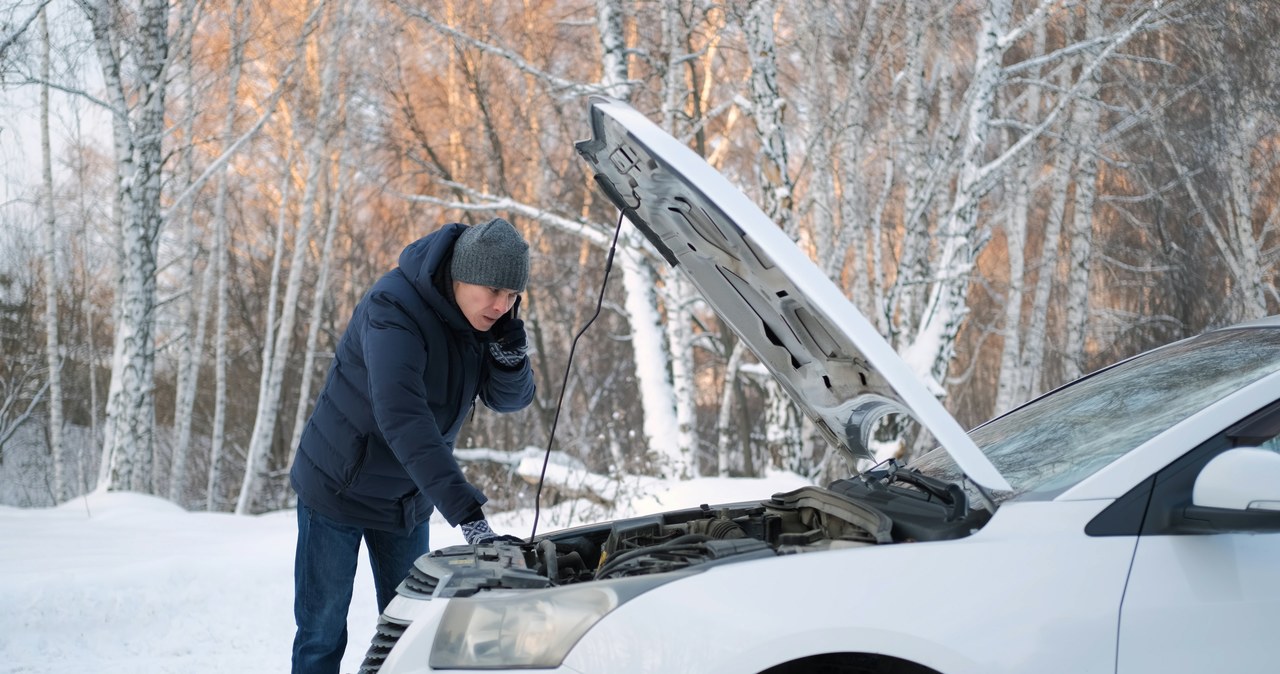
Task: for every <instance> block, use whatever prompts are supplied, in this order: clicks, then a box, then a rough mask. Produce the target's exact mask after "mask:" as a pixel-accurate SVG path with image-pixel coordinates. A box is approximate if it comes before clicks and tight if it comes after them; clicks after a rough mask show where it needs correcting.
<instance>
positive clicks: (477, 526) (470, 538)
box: [458, 519, 498, 545]
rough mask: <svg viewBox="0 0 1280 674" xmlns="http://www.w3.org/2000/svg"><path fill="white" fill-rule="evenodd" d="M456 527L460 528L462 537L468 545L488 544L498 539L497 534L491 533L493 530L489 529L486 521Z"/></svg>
mask: <svg viewBox="0 0 1280 674" xmlns="http://www.w3.org/2000/svg"><path fill="white" fill-rule="evenodd" d="M458 526H460V527H461V528H462V536H463V537H464V538H466V539H467V544H468V545H480V544H481V543H488V542H489V541H492V540H493V539H495V538H497V537H498V535H497V534H495V533H493V529H490V528H489V520H486V519H479V520H476V521H474V522H463V523H462V524H460V525H458Z"/></svg>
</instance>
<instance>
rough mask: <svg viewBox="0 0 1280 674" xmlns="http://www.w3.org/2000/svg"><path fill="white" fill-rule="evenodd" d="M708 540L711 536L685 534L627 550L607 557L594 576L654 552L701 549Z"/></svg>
mask: <svg viewBox="0 0 1280 674" xmlns="http://www.w3.org/2000/svg"><path fill="white" fill-rule="evenodd" d="M709 540H711V538H709V537H707V536H704V535H702V534H685V535H683V536H678V537H676V538H673V539H671V540H669V541H667V542H666V543H660V544H658V545H653V546H650V547H647V548H636V549H635V550H628V551H626V552H624V553H622V554H620V555H616V556H614V557H611V558H609V560H608V561H606V562H605V563H604V564H602V565H601V566H600V568H599V569H596V578H601V577H603V576H607V575H609V574H610V573H611V572H613V571H614V570H616V569H617V567H618V566H621V565H622V564H623V563H625V562H627V561H628V560H631V559H636V558H638V557H644V556H646V555H652V554H654V553H660V552H669V551H671V550H673V549H676V548H690V549H695V550H697V549H701V548H702V547H703V545H704V544H705V543H706V542H707V541H709Z"/></svg>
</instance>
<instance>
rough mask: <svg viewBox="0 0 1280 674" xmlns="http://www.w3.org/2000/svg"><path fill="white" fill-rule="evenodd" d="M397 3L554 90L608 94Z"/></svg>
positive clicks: (570, 95)
mask: <svg viewBox="0 0 1280 674" xmlns="http://www.w3.org/2000/svg"><path fill="white" fill-rule="evenodd" d="M396 5H397V6H399V7H400V9H401V10H402V11H403V12H404V13H405V14H408V15H409V16H412V17H416V18H419V19H422V20H423V21H426V22H427V23H428V24H429V25H430V26H431V27H433V28H435V29H436V30H437V31H439V32H441V33H443V34H445V35H448V36H449V37H452V38H453V39H455V40H459V41H461V42H464V43H466V44H469V45H471V46H472V47H475V48H476V49H479V50H480V51H482V52H485V53H487V54H492V55H494V56H497V57H500V58H502V59H504V60H506V61H509V62H510V63H511V65H513V66H515V67H516V69H517V70H519V71H520V72H523V73H525V74H528V75H532V76H534V77H536V78H537V79H539V80H541V81H543V82H545V83H546V84H547V85H548V86H550V88H551V89H552V90H553V91H555V92H557V93H558V94H560V95H562V96H563V97H565V98H573V97H579V96H592V95H597V96H599V95H606V94H608V90H607V89H606V88H605V87H604V86H602V85H599V84H582V83H581V82H574V81H572V80H566V79H564V78H563V77H557V76H555V75H552V74H551V73H549V72H547V71H545V70H542V69H541V68H538V67H537V66H535V65H533V64H532V63H529V62H528V61H526V60H525V59H524V58H523V57H521V56H520V55H519V54H517V53H515V52H513V51H511V50H510V49H506V48H504V47H499V46H497V45H494V44H491V43H488V42H485V41H483V40H477V39H476V38H474V37H471V36H470V35H468V34H466V33H464V32H462V31H460V30H458V29H456V28H454V27H452V26H450V25H448V24H446V23H444V22H442V21H440V20H438V19H436V18H435V16H433V15H432V14H431V12H429V11H427V9H425V8H424V7H411V6H407V5H406V4H405V3H403V2H399V1H397V2H396ZM636 84H638V83H637V82H628V83H627V85H628V86H635V85H636Z"/></svg>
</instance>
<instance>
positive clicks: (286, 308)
mask: <svg viewBox="0 0 1280 674" xmlns="http://www.w3.org/2000/svg"><path fill="white" fill-rule="evenodd" d="M335 11H336V12H337V13H338V16H339V17H341V16H344V15H345V14H344V13H345V11H346V9H345V8H343V7H337V8H336V9H335ZM337 24H338V25H343V22H342V20H341V19H340V18H339V19H338V20H337ZM327 35H328V40H327V41H326V44H325V47H324V56H323V58H324V65H323V68H322V71H321V74H320V93H319V107H318V109H317V111H316V117H315V126H316V130H315V131H314V132H313V133H312V136H311V138H310V139H309V140H308V142H307V149H306V158H307V166H308V169H307V182H306V185H305V187H304V192H303V197H302V203H301V204H300V211H299V223H298V231H297V233H296V234H295V235H294V241H293V246H294V248H293V256H292V258H291V261H290V263H289V281H288V283H287V285H286V286H285V295H284V302H283V305H282V307H281V311H280V325H279V327H278V328H277V330H276V333H275V335H274V341H275V345H274V347H273V348H272V353H271V358H270V359H269V361H264V362H263V364H262V369H263V372H264V380H265V386H263V387H262V388H261V389H260V390H259V392H258V412H257V416H256V418H255V419H254V423H253V435H252V439H251V440H250V443H249V455H248V457H247V458H246V460H245V470H244V480H243V481H242V484H241V487H240V496H239V498H238V499H237V501H236V511H235V512H236V514H237V515H246V514H249V512H250V509H251V508H252V507H253V505H254V503H255V502H256V499H257V496H258V494H257V492H258V491H259V490H260V489H261V487H262V482H261V480H260V479H259V478H262V477H265V474H266V469H267V460H268V458H269V457H270V448H271V441H272V438H274V437H275V435H276V425H277V421H278V418H279V415H280V398H281V395H282V388H283V384H284V369H285V364H286V362H287V361H288V359H289V354H290V346H291V343H292V341H293V327H294V323H295V322H296V321H297V315H298V294H299V293H300V292H301V291H302V281H303V276H304V275H305V270H306V258H307V248H308V246H309V243H310V240H311V225H312V223H313V221H314V220H315V211H316V195H317V194H318V192H319V187H320V181H321V179H322V176H323V168H324V165H325V150H326V148H327V147H328V146H329V141H330V140H331V139H332V138H333V124H334V119H335V115H334V111H335V110H336V109H337V101H336V100H335V98H336V96H335V94H334V88H335V84H336V81H337V76H338V59H339V49H338V43H339V36H340V35H341V31H340V29H337V28H335V27H334V26H330V27H329V30H328V31H327ZM268 337H270V335H268Z"/></svg>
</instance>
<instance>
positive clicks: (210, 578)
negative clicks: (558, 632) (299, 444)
mask: <svg viewBox="0 0 1280 674" xmlns="http://www.w3.org/2000/svg"><path fill="white" fill-rule="evenodd" d="M804 484H807V483H806V481H805V480H804V479H803V478H800V477H798V476H796V475H791V474H778V475H774V476H771V477H769V478H765V479H759V480H741V479H719V478H703V479H697V480H690V481H685V482H674V483H665V484H658V485H654V486H651V488H650V490H649V495H648V496H646V497H642V498H638V499H636V500H634V501H632V502H631V503H629V504H627V505H626V506H625V507H621V508H619V512H618V516H625V515H631V514H642V513H649V512H655V511H658V510H666V509H670V508H678V507H685V506H696V505H698V504H701V503H718V502H729V501H739V500H747V499H754V498H764V497H766V496H768V495H769V494H772V493H774V492H780V491H789V490H791V489H795V488H797V487H800V486H802V485H804ZM552 514H555V515H559V516H558V517H555V518H554V519H556V520H558V521H566V519H567V518H566V517H565V513H563V512H557V513H552ZM547 519H548V510H547V509H544V511H543V520H542V521H543V522H544V523H545V522H546V521H547ZM490 522H491V523H492V524H493V525H494V528H495V529H496V530H498V531H499V532H500V533H515V534H518V535H522V536H527V535H528V533H529V531H530V528H531V526H532V523H533V513H532V510H529V511H517V512H511V513H497V514H494V515H493V516H491V517H490ZM551 528H553V527H548V526H546V525H545V524H543V525H540V526H539V531H540V532H542V531H548V530H550V529H551ZM554 528H559V527H558V526H557V527H554ZM296 535H297V531H296V522H295V513H294V511H292V510H289V511H282V512H273V513H267V514H264V515H258V516H252V517H236V516H234V515H229V514H221V513H204V512H187V511H184V510H182V509H181V508H179V507H177V506H175V505H173V504H171V503H169V502H167V501H164V500H161V499H158V498H154V497H150V496H142V495H139V494H130V493H113V494H96V495H92V496H89V497H86V498H79V499H76V500H73V501H70V502H67V503H64V504H62V505H60V506H58V507H56V508H37V509H20V508H9V507H0V672H13V673H17V672H23V673H36V672H38V673H40V674H56V673H67V674H71V673H74V674H83V673H85V672H93V673H94V674H111V673H117V672H119V673H124V672H128V673H130V674H138V673H145V674H157V673H162V672H174V673H182V674H204V673H208V674H214V673H218V674H221V673H223V672H238V673H241V674H252V673H255V672H264V673H267V672H271V673H277V672H286V671H288V670H289V653H290V646H291V644H292V641H293V630H294V627H293V552H294V542H295V540H296ZM462 542H463V540H462V535H461V533H460V532H459V531H458V530H456V529H453V528H451V527H449V526H448V524H446V523H445V522H444V520H443V519H439V517H438V516H437V518H436V519H433V520H432V522H431V545H432V547H433V548H438V547H444V546H448V545H456V544H460V543H462ZM376 622H377V604H376V601H375V599H374V593H373V580H372V577H371V576H370V573H369V569H368V566H367V561H366V560H363V559H362V561H361V566H360V569H359V571H358V575H357V577H356V585H355V596H354V598H353V600H352V605H351V612H350V614H349V616H348V619H347V625H348V631H349V633H350V638H349V641H348V645H347V652H346V656H345V657H344V658H343V663H342V671H343V672H355V671H356V670H357V669H359V666H360V662H361V661H362V660H363V659H364V652H365V649H366V648H367V647H368V644H369V638H370V637H371V636H372V634H373V628H374V625H375V624H376Z"/></svg>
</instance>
